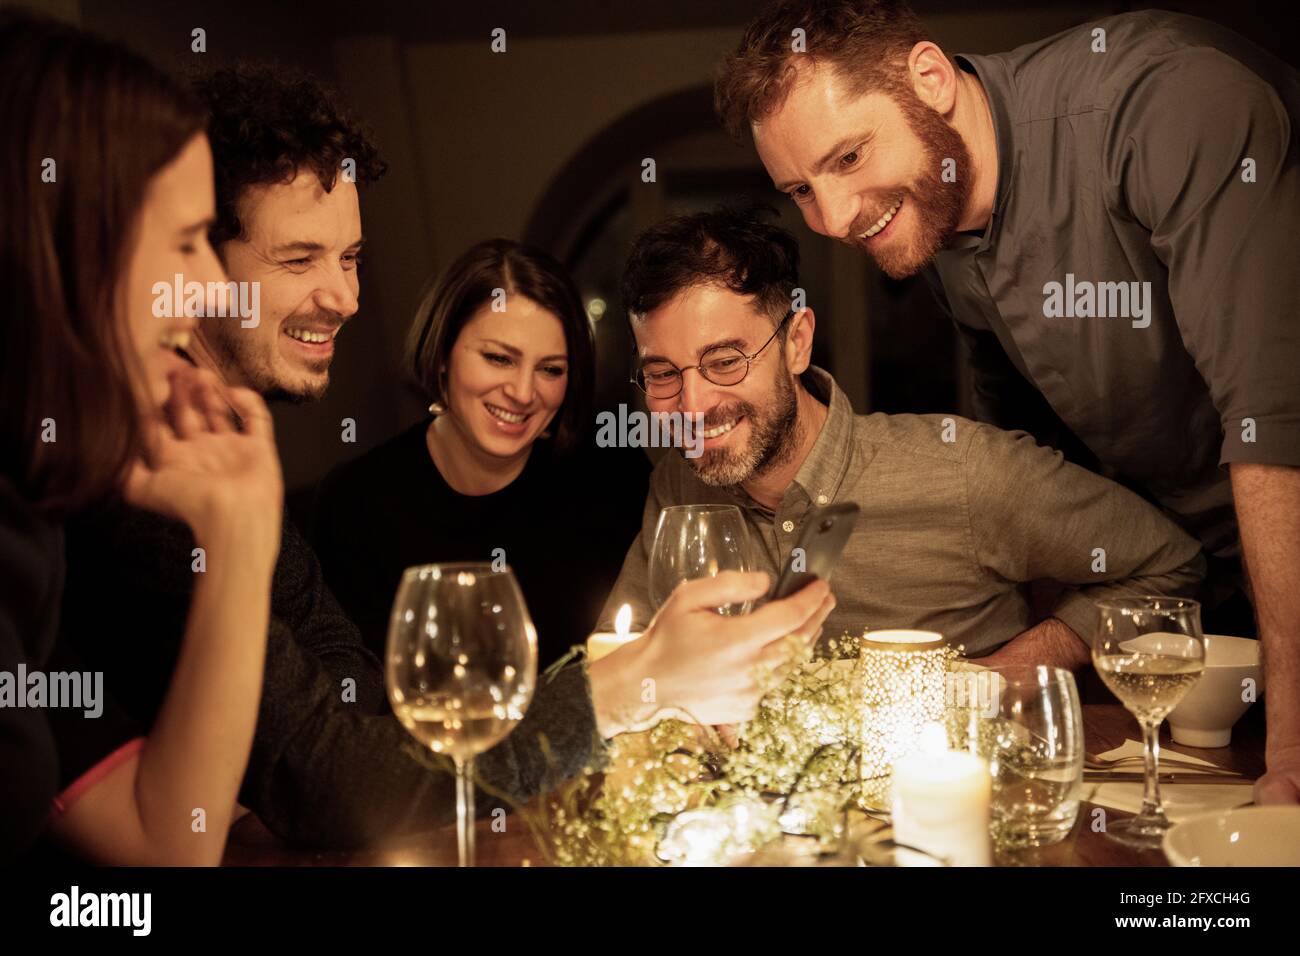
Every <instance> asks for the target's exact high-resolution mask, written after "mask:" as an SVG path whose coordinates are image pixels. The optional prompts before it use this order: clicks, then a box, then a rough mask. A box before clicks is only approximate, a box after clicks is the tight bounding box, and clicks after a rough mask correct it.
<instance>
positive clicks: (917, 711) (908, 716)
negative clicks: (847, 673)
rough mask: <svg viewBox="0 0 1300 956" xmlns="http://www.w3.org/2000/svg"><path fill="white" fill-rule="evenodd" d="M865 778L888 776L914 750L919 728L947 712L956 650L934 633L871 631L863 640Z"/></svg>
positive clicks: (861, 681)
mask: <svg viewBox="0 0 1300 956" xmlns="http://www.w3.org/2000/svg"><path fill="white" fill-rule="evenodd" d="M860 644H861V653H860V656H859V659H858V665H859V674H858V685H859V688H860V694H861V702H862V707H863V714H862V758H861V761H862V778H863V780H864V781H866V780H870V779H872V778H880V777H886V776H888V775H889V773H890V771H891V770H892V769H893V766H894V762H895V761H896V760H898V759H899V758H901V757H904V756H906V755H907V754H909V753H912V752H913V751H914V750H916V748H917V746H918V744H919V742H920V731H921V728H922V727H924V726H925V725H926V724H929V723H938V722H940V721H942V720H943V715H944V690H945V686H946V681H947V676H948V668H949V665H950V664H951V662H952V660H953V659H954V657H955V653H954V652H953V651H952V650H951V649H950V648H949V647H948V644H947V642H946V641H945V640H944V637H943V635H942V634H939V633H936V632H935V631H908V630H891V631H872V632H868V633H867V634H865V635H864V636H863V638H862V640H861V642H860Z"/></svg>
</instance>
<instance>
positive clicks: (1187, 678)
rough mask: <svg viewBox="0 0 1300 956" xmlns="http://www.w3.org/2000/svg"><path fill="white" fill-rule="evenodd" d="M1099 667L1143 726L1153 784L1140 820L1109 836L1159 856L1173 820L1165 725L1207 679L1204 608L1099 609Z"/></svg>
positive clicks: (1157, 600) (1152, 601) (1141, 603)
mask: <svg viewBox="0 0 1300 956" xmlns="http://www.w3.org/2000/svg"><path fill="white" fill-rule="evenodd" d="M1097 608H1098V610H1099V611H1100V612H1101V618H1100V621H1099V622H1098V626H1097V639H1096V640H1095V641H1094V642H1093V645H1092V660H1093V663H1094V664H1095V665H1096V666H1097V673H1098V674H1100V675H1101V679H1102V680H1103V681H1105V683H1106V686H1107V687H1109V688H1110V689H1111V691H1112V692H1113V693H1114V694H1115V696H1116V697H1118V698H1119V699H1120V701H1121V702H1122V703H1123V704H1124V706H1125V707H1126V708H1127V709H1128V711H1129V713H1131V714H1132V715H1133V716H1134V717H1136V718H1137V719H1138V723H1139V724H1141V725H1142V741H1143V751H1144V754H1145V757H1146V783H1145V786H1144V789H1143V794H1142V809H1141V811H1140V812H1139V813H1138V815H1137V816H1135V817H1132V818H1130V819H1128V820H1120V821H1118V822H1116V823H1112V824H1110V825H1109V826H1107V828H1106V835H1107V836H1109V837H1110V838H1111V839H1113V840H1116V841H1118V842H1120V843H1124V844H1127V845H1129V846H1135V847H1139V848H1141V849H1158V848H1159V847H1160V841H1161V839H1162V838H1163V837H1164V834H1165V831H1166V830H1167V829H1169V820H1168V818H1167V817H1166V816H1165V811H1164V807H1163V806H1162V805H1161V803H1160V778H1159V767H1158V764H1159V760H1160V723H1161V721H1163V720H1164V719H1165V716H1166V715H1167V714H1168V713H1169V712H1170V711H1171V710H1173V709H1174V708H1175V707H1176V706H1177V705H1178V702H1179V701H1180V700H1182V699H1183V696H1184V695H1185V694H1186V693H1187V692H1188V691H1189V690H1191V688H1192V685H1193V684H1195V683H1196V682H1197V681H1198V680H1200V678H1201V674H1202V673H1203V672H1204V670H1205V638H1204V636H1203V635H1202V634H1201V606H1200V605H1199V604H1198V603H1197V602H1195V601H1188V600H1185V599H1182V598H1165V597H1137V598H1118V599H1114V600H1106V601H1098V602H1097Z"/></svg>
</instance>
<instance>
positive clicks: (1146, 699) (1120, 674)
mask: <svg viewBox="0 0 1300 956" xmlns="http://www.w3.org/2000/svg"><path fill="white" fill-rule="evenodd" d="M1204 670H1205V662H1204V661H1202V660H1193V659H1190V658H1186V657H1174V656H1170V655H1168V654H1115V655H1108V656H1105V657H1099V658H1098V659H1097V672H1098V673H1099V674H1101V679H1102V680H1103V681H1105V683H1106V686H1107V687H1109V688H1110V689H1111V691H1112V692H1113V693H1114V694H1115V696H1116V697H1118V698H1119V699H1120V700H1121V701H1123V703H1124V706H1125V707H1127V708H1128V709H1129V710H1130V711H1131V712H1132V713H1133V714H1134V716H1136V717H1137V718H1138V719H1139V720H1144V721H1155V722H1159V721H1162V720H1164V719H1165V716H1166V715H1167V714H1168V713H1169V712H1170V711H1171V710H1173V709H1174V708H1175V707H1177V706H1178V702H1179V701H1180V700H1182V699H1183V695H1184V694H1186V693H1187V692H1188V691H1189V690H1191V688H1192V685H1193V684H1195V683H1196V682H1197V680H1199V679H1200V676H1201V673H1202V672H1203V671H1204Z"/></svg>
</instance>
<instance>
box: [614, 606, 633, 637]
mask: <svg viewBox="0 0 1300 956" xmlns="http://www.w3.org/2000/svg"><path fill="white" fill-rule="evenodd" d="M614 633H615V634H617V635H618V636H619V637H627V636H628V634H630V633H632V605H630V604H624V605H623V606H622V607H621V608H619V609H618V613H617V614H615V615H614Z"/></svg>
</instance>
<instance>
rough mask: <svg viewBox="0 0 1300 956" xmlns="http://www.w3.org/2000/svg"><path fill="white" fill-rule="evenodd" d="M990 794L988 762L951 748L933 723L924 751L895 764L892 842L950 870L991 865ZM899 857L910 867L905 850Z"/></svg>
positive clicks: (924, 740)
mask: <svg viewBox="0 0 1300 956" xmlns="http://www.w3.org/2000/svg"><path fill="white" fill-rule="evenodd" d="M990 792H991V779H990V777H989V765H988V763H987V762H986V761H985V760H983V759H982V758H980V757H977V756H975V755H974V754H970V753H963V752H960V751H951V750H948V742H947V734H946V732H945V731H944V728H943V727H942V726H940V725H939V724H929V725H927V726H926V727H925V728H924V729H923V731H922V733H921V746H920V749H918V750H917V751H916V752H915V753H911V754H908V755H907V756H905V757H902V758H900V759H899V760H898V762H897V763H896V764H895V765H894V788H893V798H894V840H895V841H896V842H897V843H899V844H901V845H903V846H910V847H916V848H917V849H919V850H924V851H925V852H926V853H928V854H931V855H932V856H935V857H938V858H939V859H941V860H944V861H946V862H947V863H948V864H949V865H951V866H989V865H990V864H991V863H992V852H991V849H990V840H989V800H990ZM899 859H900V862H903V863H904V865H906V863H907V861H908V857H907V854H906V851H901V850H900V851H899ZM923 865H932V864H931V862H930V861H929V860H926V861H925V862H924V864H923Z"/></svg>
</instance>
